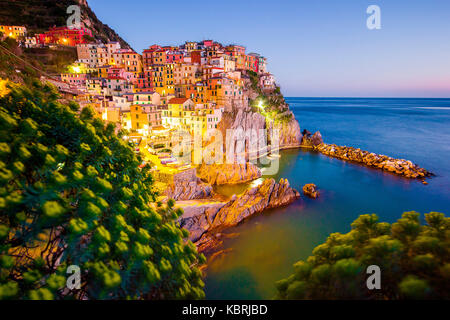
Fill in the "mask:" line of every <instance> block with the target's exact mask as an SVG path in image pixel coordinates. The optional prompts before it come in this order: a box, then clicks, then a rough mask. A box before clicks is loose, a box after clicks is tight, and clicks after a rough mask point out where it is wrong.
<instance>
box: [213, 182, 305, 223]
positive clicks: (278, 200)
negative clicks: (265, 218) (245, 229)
mask: <svg viewBox="0 0 450 320" xmlns="http://www.w3.org/2000/svg"><path fill="white" fill-rule="evenodd" d="M299 197H300V193H299V192H298V191H297V190H295V189H293V188H291V187H290V186H289V181H288V180H287V179H280V182H279V183H276V182H275V180H274V179H266V180H264V182H263V183H262V184H260V185H259V186H257V187H254V188H251V189H249V190H247V191H245V192H244V193H243V194H242V195H241V196H239V197H236V199H235V200H231V201H229V202H228V203H227V204H226V205H225V206H223V207H222V208H221V209H220V210H219V211H218V212H217V214H216V215H215V218H214V220H213V223H212V225H211V228H216V229H217V228H224V227H232V226H235V225H237V224H238V223H240V222H241V221H242V220H244V219H245V218H248V217H249V216H251V215H253V214H255V213H259V212H262V211H263V210H265V209H270V208H276V207H280V206H284V205H287V204H290V203H292V202H293V201H295V200H296V199H298V198H299Z"/></svg>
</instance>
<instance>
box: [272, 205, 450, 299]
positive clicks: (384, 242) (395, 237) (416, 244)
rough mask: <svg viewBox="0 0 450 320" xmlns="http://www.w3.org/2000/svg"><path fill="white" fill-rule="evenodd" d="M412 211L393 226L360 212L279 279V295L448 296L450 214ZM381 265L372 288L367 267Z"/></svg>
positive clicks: (403, 297)
mask: <svg viewBox="0 0 450 320" xmlns="http://www.w3.org/2000/svg"><path fill="white" fill-rule="evenodd" d="M425 220H426V223H427V224H426V225H422V224H421V223H420V215H419V213H417V212H414V211H410V212H405V213H403V215H402V217H401V218H400V219H399V220H398V221H397V222H395V223H393V224H392V225H391V224H389V223H386V222H379V221H378V217H377V215H375V214H364V215H361V216H359V218H358V219H356V220H355V221H354V222H353V223H352V224H351V227H352V230H351V231H350V232H349V233H347V234H340V233H333V234H331V235H330V236H329V237H328V239H327V241H326V242H325V243H323V244H321V245H319V246H317V247H316V248H315V249H314V250H313V255H312V256H310V257H309V258H308V259H307V260H306V261H299V262H297V263H295V264H294V273H293V274H292V275H291V276H289V277H288V278H286V279H282V280H280V281H278V282H277V283H276V288H277V291H278V294H277V298H279V299H435V298H440V299H449V298H450V291H449V289H450V218H446V217H445V216H444V214H442V213H438V212H430V213H428V214H425ZM370 265H377V266H379V267H380V269H381V289H380V290H377V289H375V290H369V289H368V288H367V285H366V280H367V278H368V277H369V275H368V274H366V270H367V267H368V266H370Z"/></svg>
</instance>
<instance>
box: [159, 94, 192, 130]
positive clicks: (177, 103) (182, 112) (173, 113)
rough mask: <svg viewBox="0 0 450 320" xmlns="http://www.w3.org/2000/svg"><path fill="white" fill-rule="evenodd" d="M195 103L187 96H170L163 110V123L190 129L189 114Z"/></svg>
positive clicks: (172, 126)
mask: <svg viewBox="0 0 450 320" xmlns="http://www.w3.org/2000/svg"><path fill="white" fill-rule="evenodd" d="M194 109H195V104H194V102H193V101H192V100H191V99H188V98H172V99H170V100H169V102H168V106H167V110H163V113H162V120H163V125H166V126H168V127H169V128H178V129H184V130H187V131H190V115H191V113H192V112H194V111H195V110H194Z"/></svg>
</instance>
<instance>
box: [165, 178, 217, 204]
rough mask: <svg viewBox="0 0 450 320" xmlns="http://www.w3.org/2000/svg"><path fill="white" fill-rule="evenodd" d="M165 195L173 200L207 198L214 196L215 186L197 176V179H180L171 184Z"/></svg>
mask: <svg viewBox="0 0 450 320" xmlns="http://www.w3.org/2000/svg"><path fill="white" fill-rule="evenodd" d="M165 195H166V196H167V198H168V199H173V200H193V199H207V198H211V197H212V196H213V188H212V186H211V185H210V184H207V183H203V182H202V181H201V180H200V179H199V178H197V179H196V180H195V181H180V182H177V183H175V184H171V185H169V186H168V188H167V189H166V192H165Z"/></svg>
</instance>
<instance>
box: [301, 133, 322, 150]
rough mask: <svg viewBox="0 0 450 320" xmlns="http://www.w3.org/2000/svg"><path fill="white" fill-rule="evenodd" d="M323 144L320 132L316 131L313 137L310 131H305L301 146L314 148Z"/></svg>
mask: <svg viewBox="0 0 450 320" xmlns="http://www.w3.org/2000/svg"><path fill="white" fill-rule="evenodd" d="M322 143H323V139H322V135H321V134H320V131H316V132H315V133H314V134H313V135H311V132H309V131H308V130H306V129H305V130H303V132H302V138H301V146H302V147H305V148H314V147H316V146H318V145H320V144H322Z"/></svg>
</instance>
